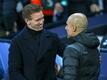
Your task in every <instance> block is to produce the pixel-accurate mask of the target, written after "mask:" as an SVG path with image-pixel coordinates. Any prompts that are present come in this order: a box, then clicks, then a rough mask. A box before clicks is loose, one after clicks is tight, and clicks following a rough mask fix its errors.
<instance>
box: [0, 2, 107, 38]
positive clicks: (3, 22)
mask: <svg viewBox="0 0 107 80" xmlns="http://www.w3.org/2000/svg"><path fill="white" fill-rule="evenodd" d="M29 3H33V4H38V5H40V6H42V7H43V13H44V15H45V16H44V17H45V24H46V26H47V25H49V24H52V25H53V23H56V24H57V23H63V22H65V21H66V19H67V17H68V16H69V15H70V14H73V13H75V12H81V13H84V14H85V15H87V16H88V17H90V16H96V15H101V14H103V13H105V12H107V5H106V4H107V0H0V34H1V35H0V37H7V38H11V37H12V36H14V35H15V34H16V33H17V32H19V31H20V30H21V29H22V28H23V27H24V26H25V25H26V24H25V22H24V21H23V19H22V15H21V11H22V9H23V7H24V6H25V5H27V4H29Z"/></svg>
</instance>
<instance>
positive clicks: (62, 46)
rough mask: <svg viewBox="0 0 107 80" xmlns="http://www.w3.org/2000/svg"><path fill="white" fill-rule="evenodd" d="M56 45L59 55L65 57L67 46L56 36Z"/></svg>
mask: <svg viewBox="0 0 107 80" xmlns="http://www.w3.org/2000/svg"><path fill="white" fill-rule="evenodd" d="M55 39H56V40H55V44H56V45H57V49H58V50H57V54H58V55H59V56H61V57H62V56H63V52H64V49H65V44H64V43H63V42H62V41H61V39H60V38H59V37H58V36H57V35H56V38H55Z"/></svg>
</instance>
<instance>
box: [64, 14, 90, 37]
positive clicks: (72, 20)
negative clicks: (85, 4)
mask: <svg viewBox="0 0 107 80" xmlns="http://www.w3.org/2000/svg"><path fill="white" fill-rule="evenodd" d="M66 23H67V26H66V27H65V29H66V30H67V34H68V37H71V36H72V37H75V36H76V35H78V34H79V33H81V32H82V31H86V30H87V25H88V20H87V17H86V16H85V15H84V14H82V13H74V14H72V15H70V16H69V18H68V20H67V22H66Z"/></svg>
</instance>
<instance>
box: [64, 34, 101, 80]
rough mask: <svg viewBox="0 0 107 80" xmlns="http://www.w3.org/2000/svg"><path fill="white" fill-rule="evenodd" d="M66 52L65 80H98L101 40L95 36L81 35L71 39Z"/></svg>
mask: <svg viewBox="0 0 107 80" xmlns="http://www.w3.org/2000/svg"><path fill="white" fill-rule="evenodd" d="M70 40H71V41H72V43H71V44H70V45H68V46H67V47H66V49H65V51H64V80H98V76H99V70H100V59H99V57H100V54H99V51H98V49H97V47H98V45H99V40H98V39H97V37H96V36H94V35H93V34H87V33H81V34H79V35H78V36H76V37H75V38H70Z"/></svg>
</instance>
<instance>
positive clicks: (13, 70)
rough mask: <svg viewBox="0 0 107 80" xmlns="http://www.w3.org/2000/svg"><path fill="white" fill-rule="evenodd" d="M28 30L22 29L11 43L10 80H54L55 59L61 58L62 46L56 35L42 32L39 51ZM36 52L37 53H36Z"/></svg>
mask: <svg viewBox="0 0 107 80" xmlns="http://www.w3.org/2000/svg"><path fill="white" fill-rule="evenodd" d="M36 45H37V44H35V39H34V38H33V37H32V34H30V32H29V31H28V29H26V28H25V29H24V30H23V31H22V32H21V33H20V34H19V35H17V36H16V37H15V38H14V39H13V40H12V43H11V46H10V49H9V51H10V52H9V79H10V80H56V75H55V68H54V64H55V57H56V54H57V53H58V54H59V55H61V56H62V51H63V45H62V44H61V42H60V41H59V38H58V37H57V35H56V34H53V33H50V32H47V31H46V30H43V31H42V32H41V36H40V46H39V48H38V49H39V50H37V49H36V48H35V46H36ZM37 51H38V53H37Z"/></svg>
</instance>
